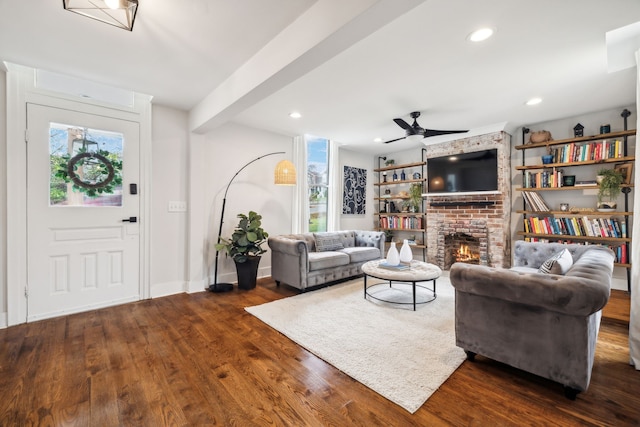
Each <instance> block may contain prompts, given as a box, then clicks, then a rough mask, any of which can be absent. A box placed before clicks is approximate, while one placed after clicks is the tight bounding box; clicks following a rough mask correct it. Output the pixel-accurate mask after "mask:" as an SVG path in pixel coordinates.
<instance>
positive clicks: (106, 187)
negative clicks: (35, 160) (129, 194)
mask: <svg viewBox="0 0 640 427" xmlns="http://www.w3.org/2000/svg"><path fill="white" fill-rule="evenodd" d="M123 145H124V135H123V134H122V133H119V132H111V131H107V130H98V129H90V128H83V127H80V126H75V125H67V124H61V123H50V124H49V165H50V173H49V176H50V179H49V205H50V206H89V207H91V206H94V207H95V206H100V207H105V206H117V207H122V162H123V158H122V157H123V156H122V152H123Z"/></svg>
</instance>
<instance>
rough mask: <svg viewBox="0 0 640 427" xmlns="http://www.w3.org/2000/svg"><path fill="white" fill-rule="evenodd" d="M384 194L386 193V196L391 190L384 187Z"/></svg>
mask: <svg viewBox="0 0 640 427" xmlns="http://www.w3.org/2000/svg"><path fill="white" fill-rule="evenodd" d="M384 194H385V195H387V196H390V195H391V190H390V189H389V188H387V189H385V190H384Z"/></svg>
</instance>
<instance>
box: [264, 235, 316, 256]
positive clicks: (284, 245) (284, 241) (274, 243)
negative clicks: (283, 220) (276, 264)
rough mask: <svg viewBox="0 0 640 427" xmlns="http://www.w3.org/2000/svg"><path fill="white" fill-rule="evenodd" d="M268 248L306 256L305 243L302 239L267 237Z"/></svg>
mask: <svg viewBox="0 0 640 427" xmlns="http://www.w3.org/2000/svg"><path fill="white" fill-rule="evenodd" d="M267 243H268V245H269V248H271V251H273V252H283V253H285V254H287V255H295V256H304V257H305V258H307V257H308V255H307V254H308V249H307V243H306V242H305V241H304V240H296V239H291V238H289V237H284V236H274V237H269V239H268V240H267Z"/></svg>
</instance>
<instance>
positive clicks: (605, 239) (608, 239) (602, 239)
mask: <svg viewBox="0 0 640 427" xmlns="http://www.w3.org/2000/svg"><path fill="white" fill-rule="evenodd" d="M517 234H518V236H525V237H539V238H543V239H557V240H583V241H589V242H621V243H623V242H630V241H631V238H629V237H595V236H571V235H568V234H539V233H527V232H525V231H518V232H517Z"/></svg>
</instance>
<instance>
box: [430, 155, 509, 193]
mask: <svg viewBox="0 0 640 427" xmlns="http://www.w3.org/2000/svg"><path fill="white" fill-rule="evenodd" d="M427 188H428V192H429V193H463V192H476V191H497V190H498V150H497V149H491V150H482V151H474V152H472V153H464V154H454V155H450V156H442V157H433V158H430V159H427Z"/></svg>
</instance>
